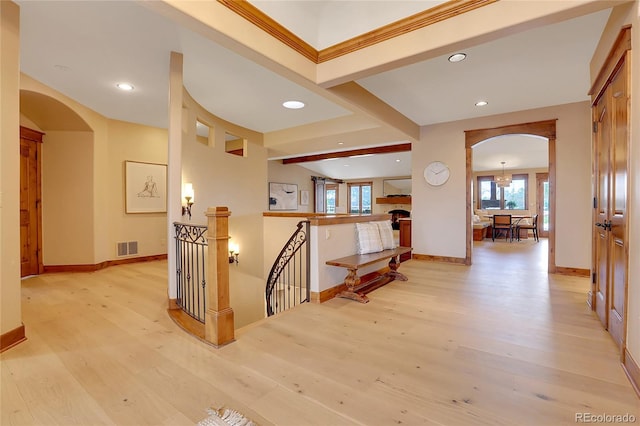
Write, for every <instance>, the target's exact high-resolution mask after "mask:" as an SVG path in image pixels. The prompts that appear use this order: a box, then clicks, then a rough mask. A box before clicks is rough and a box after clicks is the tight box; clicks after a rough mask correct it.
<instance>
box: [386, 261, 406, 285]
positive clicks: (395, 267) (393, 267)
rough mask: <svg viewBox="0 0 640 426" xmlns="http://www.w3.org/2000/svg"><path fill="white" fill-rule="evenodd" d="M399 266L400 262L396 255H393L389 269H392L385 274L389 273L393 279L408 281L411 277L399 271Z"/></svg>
mask: <svg viewBox="0 0 640 426" xmlns="http://www.w3.org/2000/svg"><path fill="white" fill-rule="evenodd" d="M399 266H400V264H399V263H397V262H396V258H395V256H394V257H392V258H391V260H390V261H389V269H391V270H390V271H389V272H387V273H386V274H385V275H387V276H388V277H390V278H391V279H393V280H400V281H407V280H408V279H409V278H407V276H406V275H405V274H402V273H400V272H398V267H399Z"/></svg>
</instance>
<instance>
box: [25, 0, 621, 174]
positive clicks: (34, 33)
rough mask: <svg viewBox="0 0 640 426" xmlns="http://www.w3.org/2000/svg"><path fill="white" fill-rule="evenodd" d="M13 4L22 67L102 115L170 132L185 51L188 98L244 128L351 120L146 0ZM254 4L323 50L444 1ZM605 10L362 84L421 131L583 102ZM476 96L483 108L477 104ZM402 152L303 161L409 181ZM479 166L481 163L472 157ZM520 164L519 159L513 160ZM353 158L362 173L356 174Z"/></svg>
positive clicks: (307, 148) (298, 150)
mask: <svg viewBox="0 0 640 426" xmlns="http://www.w3.org/2000/svg"><path fill="white" fill-rule="evenodd" d="M17 3H18V4H19V5H20V8H21V52H20V54H21V67H22V71H23V72H24V73H26V74H28V75H29V76H31V77H33V78H35V79H36V80H39V81H41V82H43V83H44V84H46V85H48V86H50V87H52V88H54V89H56V90H58V91H60V92H62V93H63V94H65V95H67V96H69V97H71V98H73V99H75V100H77V101H78V102H80V103H82V104H84V105H86V106H88V107H89V108H92V109H93V110H95V111H97V112H99V113H101V114H103V115H105V116H107V117H110V118H113V119H118V120H124V121H130V122H137V123H141V124H147V125H151V126H156V127H164V128H166V127H167V122H168V111H167V87H168V68H169V67H168V62H169V53H170V52H171V51H178V52H182V53H184V61H185V62H184V76H185V86H186V87H187V89H188V90H189V92H190V93H191V94H192V95H193V96H194V98H195V99H196V100H197V101H198V102H199V103H201V104H202V105H203V106H204V107H205V108H207V109H208V110H210V111H211V112H212V113H214V114H216V115H218V116H219V117H221V118H223V119H225V120H228V121H231V122H234V123H236V124H239V125H241V126H244V127H247V128H250V129H253V130H256V131H259V132H263V133H268V132H274V131H280V130H283V129H289V128H292V127H296V126H302V125H305V124H309V123H320V122H322V121H324V120H328V119H332V118H337V117H349V116H351V115H353V111H351V110H349V109H348V108H347V107H345V105H344V104H342V105H338V104H337V103H335V102H334V101H333V100H331V99H334V98H331V97H330V96H326V97H325V96H322V92H321V91H318V90H313V91H312V90H309V89H308V88H305V87H303V86H301V85H300V84H296V83H294V82H292V81H290V80H288V79H286V78H284V77H282V76H280V75H278V74H276V73H275V72H273V71H270V70H267V69H266V68H264V67H262V66H260V65H258V64H256V63H255V62H252V61H250V60H248V59H246V58H244V57H242V56H240V55H238V54H236V53H233V52H231V51H229V50H227V49H225V48H223V47H221V46H219V45H217V44H215V43H214V42H212V41H210V40H209V39H205V38H204V37H202V36H200V35H198V34H196V33H194V32H192V31H190V30H188V29H186V28H184V27H182V26H181V25H179V24H178V23H177V22H176V21H172V20H170V19H169V18H166V17H164V16H160V15H158V14H157V13H156V12H155V11H154V10H152V9H153V8H149V7H145V3H144V2H143V3H137V2H132V1H68V2H59V1H37V0H31V1H27V0H18V1H17ZM252 3H253V4H255V5H256V6H257V7H259V8H261V9H262V10H263V11H265V13H267V14H270V15H271V16H272V17H273V18H274V19H276V20H277V21H279V22H280V23H281V24H282V25H283V26H285V27H287V28H288V29H289V30H291V31H292V32H294V33H295V34H297V35H298V36H299V37H301V38H303V39H305V40H306V41H307V42H308V43H310V44H311V45H313V46H315V47H316V48H318V49H322V48H324V47H327V46H330V45H332V44H335V43H337V42H339V41H342V40H345V39H348V38H351V37H353V36H354V35H357V34H359V33H362V32H365V31H368V30H371V29H374V28H375V27H378V26H380V25H384V24H387V23H389V22H391V21H393V20H396V19H399V18H401V17H403V16H407V15H410V14H413V13H416V12H417V11H420V10H422V9H425V8H428V7H431V6H433V5H434V4H435V3H441V2H429V1H420V0H415V1H391V0H387V1H321V2H320V1H286V2H284V1H283V2H278V1H263V0H255V1H252ZM608 14H609V10H608V9H606V10H603V11H601V12H597V13H593V14H591V15H586V16H582V17H578V18H574V19H571V20H568V21H563V22H560V23H557V24H553V25H548V26H545V27H542V28H538V29H532V30H529V31H526V32H520V33H515V34H513V35H511V36H508V37H504V38H501V39H498V40H496V41H492V42H489V43H485V44H481V45H475V46H471V45H469V47H468V48H466V49H465V52H466V53H467V54H468V58H467V59H466V60H465V61H463V62H461V63H456V64H451V63H449V62H448V61H446V57H447V56H448V54H447V55H444V56H441V57H436V58H433V59H430V60H427V61H423V62H420V63H417V64H414V65H409V66H404V67H401V68H397V69H393V70H390V71H387V72H384V73H380V74H377V75H373V76H369V77H366V78H363V79H360V80H358V81H357V83H358V84H360V85H362V86H363V87H364V88H366V89H367V90H368V91H370V92H371V93H373V94H374V95H375V96H377V97H378V98H380V99H381V100H383V101H384V102H386V103H387V104H389V105H390V106H392V107H393V108H394V109H396V110H397V111H399V112H400V113H402V114H403V115H405V116H406V117H408V118H409V119H411V120H412V121H414V122H415V123H416V124H418V125H426V124H433V123H439V122H447V121H453V120H459V119H465V118H471V117H478V116H485V115H492V114H498V113H503V112H508V111H517V110H525V109H530V108H537V107H544V106H550V105H557V104H563V103H568V102H578V101H583V100H587V99H588V97H587V91H588V89H589V75H588V70H589V61H590V59H591V55H592V53H593V51H594V49H595V46H596V43H597V41H598V39H599V36H600V34H601V32H602V29H603V28H604V25H605V22H606V20H607V17H608ZM451 53H454V52H451ZM123 80H126V81H129V82H131V83H132V84H133V85H134V86H135V90H134V91H133V92H130V93H125V92H120V91H118V90H116V89H115V84H116V83H117V82H119V81H123ZM291 98H295V99H300V100H303V101H305V102H306V104H307V107H305V108H304V109H302V110H286V109H284V108H282V107H281V106H280V105H281V103H282V102H283V101H284V100H286V99H291ZM479 99H485V100H487V101H488V102H489V105H487V106H485V107H483V108H477V107H475V106H474V103H475V102H476V101H477V100H479ZM387 142H393V143H399V142H402V141H398V140H397V139H394V140H393V141H387ZM336 143H337V141H336ZM359 144H360V145H362V146H365V145H366V146H371V145H372V142H371V141H370V140H368V139H366V138H362V140H360V142H359ZM375 144H382V142H376V143H375ZM291 146H295V152H294V151H293V150H292V151H291V152H290V155H291V156H298V155H301V154H303V153H307V152H317V151H318V147H317V146H315V145H314V144H313V143H299V144H291ZM353 148H354V147H353V146H349V149H353ZM406 155H407V154H403V156H402V161H401V162H400V163H397V164H395V165H396V166H398V167H400V166H403V167H404V166H406V167H408V168H406V169H396V168H394V167H393V166H394V164H393V163H395V159H396V158H395V157H397V155H395V154H393V155H392V154H385V155H384V156H383V155H380V156H379V157H380V158H376V163H375V165H374V163H373V159H372V158H371V157H365V158H360V159H350V161H351V163H352V164H350V165H349V167H345V166H344V165H343V164H341V161H337V160H335V161H326V162H323V163H325V164H315V165H312V164H307V165H308V166H309V167H313V168H314V170H315V171H316V172H317V173H322V174H326V175H328V176H332V177H335V178H343V179H346V178H349V176H353V177H354V178H358V177H378V176H406V175H409V174H410V163H411V161H410V159H409V158H405V156H406ZM386 156H388V157H389V158H388V159H385V157H386ZM531 157H532V156H531V155H526V156H525V158H531ZM474 158H475V160H474V162H475V161H478V157H477V156H476V153H475V151H474ZM378 160H379V162H378ZM387 160H389V161H387ZM488 161H489V160H488ZM491 161H494V160H491ZM491 161H490V162H491ZM517 161H522V160H516V159H515V158H514V160H513V162H514V163H516V162H517ZM360 162H362V163H363V165H362V166H361V167H356V166H355V164H357V163H360ZM389 163H391V165H390V164H389ZM497 163H498V164H499V161H498V162H497ZM522 164H524V163H522ZM356 169H358V170H359V171H357V172H356ZM493 169H495V167H493ZM320 170H322V171H320ZM347 170H349V171H348V172H347ZM363 174H364V175H367V176H362V175H363Z"/></svg>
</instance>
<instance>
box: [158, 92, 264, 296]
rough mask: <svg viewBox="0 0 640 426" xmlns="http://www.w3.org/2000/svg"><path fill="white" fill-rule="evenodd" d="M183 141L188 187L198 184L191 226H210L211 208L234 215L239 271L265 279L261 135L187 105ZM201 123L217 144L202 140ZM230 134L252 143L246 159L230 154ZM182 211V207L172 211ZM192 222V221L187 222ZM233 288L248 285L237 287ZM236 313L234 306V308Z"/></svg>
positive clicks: (232, 225)
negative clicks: (197, 134) (197, 133)
mask: <svg viewBox="0 0 640 426" xmlns="http://www.w3.org/2000/svg"><path fill="white" fill-rule="evenodd" d="M186 104H187V105H188V106H187V109H186V110H185V112H184V123H183V126H184V128H183V139H182V184H184V183H185V182H190V183H192V184H193V189H194V200H195V203H194V205H193V207H192V210H191V211H192V219H191V221H190V223H193V224H202V225H204V224H206V217H205V216H204V212H205V211H206V209H207V208H208V207H216V206H226V207H228V208H229V210H230V211H231V216H230V217H229V235H230V236H231V239H232V240H231V241H232V242H234V243H236V244H239V246H240V264H239V265H236V266H237V268H238V269H239V270H240V271H241V272H243V273H244V274H247V275H252V276H255V277H260V278H262V276H263V254H262V248H263V242H262V237H263V232H262V212H263V211H265V210H267V208H268V205H267V186H268V185H267V152H266V149H265V148H264V147H262V139H261V134H259V133H256V132H252V131H250V130H248V129H243V128H241V127H238V126H234V125H233V124H231V123H228V122H225V121H224V120H221V119H220V118H218V117H216V116H214V115H212V114H210V113H208V112H207V111H205V110H202V109H201V107H199V106H198V105H197V104H196V103H195V102H193V101H191V100H189V99H187V101H186ZM196 118H197V119H198V120H199V121H201V122H203V123H207V124H208V125H210V126H212V127H211V129H212V130H213V132H214V135H213V138H211V142H212V143H211V144H209V145H205V144H203V143H200V142H198V141H197V140H196V137H195V123H196ZM225 132H229V133H232V134H234V135H238V136H240V137H242V138H245V139H246V140H247V150H246V154H245V156H244V157H241V156H238V155H233V154H229V153H227V152H225V143H224V134H225ZM170 208H175V209H179V208H180V206H170ZM182 221H187V218H186V217H184V218H182ZM232 285H242V284H241V283H232ZM232 307H233V305H232Z"/></svg>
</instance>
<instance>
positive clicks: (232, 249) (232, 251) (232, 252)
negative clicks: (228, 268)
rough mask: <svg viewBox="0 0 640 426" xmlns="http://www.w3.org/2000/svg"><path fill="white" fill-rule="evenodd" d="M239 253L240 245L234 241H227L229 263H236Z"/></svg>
mask: <svg viewBox="0 0 640 426" xmlns="http://www.w3.org/2000/svg"><path fill="white" fill-rule="evenodd" d="M239 254H240V247H239V246H238V245H237V244H235V243H229V263H236V264H238V255H239Z"/></svg>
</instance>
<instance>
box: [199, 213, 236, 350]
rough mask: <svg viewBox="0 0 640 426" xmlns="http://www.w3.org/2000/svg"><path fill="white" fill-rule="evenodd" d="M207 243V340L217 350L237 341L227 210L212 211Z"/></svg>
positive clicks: (205, 324) (209, 218) (228, 214)
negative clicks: (232, 304)
mask: <svg viewBox="0 0 640 426" xmlns="http://www.w3.org/2000/svg"><path fill="white" fill-rule="evenodd" d="M205 214H206V216H207V218H208V219H207V220H208V231H207V243H208V245H209V258H208V260H207V262H208V267H209V285H207V305H208V306H207V311H206V312H205V323H204V327H205V339H206V340H207V341H208V342H211V343H212V344H214V345H215V346H222V345H226V344H227V343H231V342H233V341H234V340H235V336H234V323H233V309H231V307H230V306H229V216H230V215H231V212H230V211H229V209H228V208H227V207H215V208H213V207H209V208H208V209H207V212H206V213H205Z"/></svg>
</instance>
